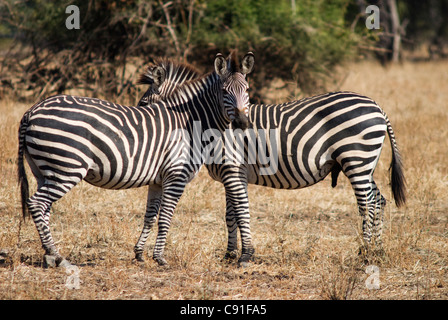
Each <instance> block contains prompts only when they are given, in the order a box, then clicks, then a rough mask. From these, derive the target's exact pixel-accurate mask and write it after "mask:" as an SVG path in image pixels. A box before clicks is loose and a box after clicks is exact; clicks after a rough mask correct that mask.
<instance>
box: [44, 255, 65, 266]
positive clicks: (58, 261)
mask: <svg viewBox="0 0 448 320" xmlns="http://www.w3.org/2000/svg"><path fill="white" fill-rule="evenodd" d="M43 265H44V268H56V267H67V266H71V264H70V262H68V261H67V260H65V259H64V258H62V257H61V256H55V255H50V254H45V255H44V261H43Z"/></svg>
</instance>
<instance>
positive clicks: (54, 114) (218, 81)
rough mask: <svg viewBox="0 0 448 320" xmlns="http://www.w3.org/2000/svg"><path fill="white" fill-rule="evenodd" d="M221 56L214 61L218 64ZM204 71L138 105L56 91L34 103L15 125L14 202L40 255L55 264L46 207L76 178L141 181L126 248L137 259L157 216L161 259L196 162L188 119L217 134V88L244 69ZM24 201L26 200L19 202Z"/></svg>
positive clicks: (221, 117) (222, 114) (220, 115)
mask: <svg viewBox="0 0 448 320" xmlns="http://www.w3.org/2000/svg"><path fill="white" fill-rule="evenodd" d="M226 63H227V62H226V61H225V59H224V58H223V57H222V56H218V57H217V59H216V60H215V66H223V65H224V66H225V65H226ZM215 69H216V70H217V71H216V72H213V73H211V74H209V75H207V76H204V77H201V78H199V79H197V80H194V81H191V82H190V83H187V84H185V85H183V86H182V87H181V88H178V89H177V90H176V92H175V93H174V94H172V95H170V97H168V98H167V99H165V100H163V101H160V102H158V103H156V104H151V105H149V106H144V107H126V106H121V105H118V104H114V103H110V102H107V101H104V100H100V99H93V98H85V97H74V96H67V95H59V96H54V97H50V98H48V99H45V100H43V101H42V102H40V103H38V104H36V105H34V106H33V107H32V108H31V109H29V110H28V111H27V112H26V113H25V114H24V116H23V118H22V120H21V123H20V128H19V167H18V169H19V171H18V173H19V181H20V184H21V191H22V208H23V213H24V215H25V214H26V213H27V211H26V206H27V207H28V210H29V212H30V213H31V216H32V218H33V220H34V222H35V224H36V227H37V230H38V232H39V235H40V238H41V241H42V246H43V248H44V250H45V252H46V255H48V256H53V257H55V259H56V262H57V264H59V263H61V261H62V260H63V258H62V257H61V256H60V254H59V252H58V250H57V248H56V246H55V244H54V241H53V238H52V235H51V233H50V228H49V217H50V208H51V205H52V203H53V202H55V201H57V200H58V199H60V198H61V197H62V196H63V195H64V194H65V193H67V192H68V191H69V190H70V189H71V188H73V187H74V186H75V185H76V184H77V183H79V182H80V181H81V180H86V181H87V182H89V183H91V184H93V185H95V186H99V187H103V188H107V189H126V188H134V187H140V186H144V185H149V192H148V204H147V210H146V214H145V221H144V227H143V231H142V233H141V235H140V238H139V240H138V242H137V244H136V246H135V248H134V251H135V254H136V259H137V260H142V253H143V246H144V244H145V242H146V240H147V237H148V235H149V231H150V230H151V228H152V226H153V225H154V223H155V221H156V219H157V214H159V220H158V227H159V230H158V235H157V240H156V245H155V247H154V253H153V257H154V259H155V260H156V261H157V262H158V263H159V264H165V263H166V261H165V259H164V258H163V250H164V246H165V242H166V236H167V233H168V229H169V226H170V222H171V217H172V215H173V212H174V209H175V207H176V205H177V202H178V200H179V198H180V197H181V195H182V193H183V190H184V188H185V186H186V184H187V183H188V182H189V181H190V180H191V179H192V178H193V177H194V176H195V175H196V174H197V172H198V171H199V169H200V167H201V165H202V163H201V162H194V161H191V159H190V158H189V154H190V152H191V141H188V139H186V136H190V137H191V136H192V135H193V132H192V130H193V126H194V123H195V122H200V123H201V125H202V127H203V128H204V130H206V129H214V130H218V131H220V132H222V131H224V130H225V128H227V127H228V125H229V122H230V121H231V120H233V117H232V114H234V113H235V111H234V110H233V109H236V108H239V109H245V108H246V107H247V106H241V105H238V106H237V105H229V104H224V101H225V100H226V95H229V93H228V92H223V87H224V86H225V85H226V84H227V83H228V82H229V81H231V80H232V79H233V78H238V79H240V83H241V84H242V85H243V86H247V83H245V80H244V78H245V75H244V74H242V73H240V72H231V71H229V70H228V69H227V68H224V69H223V68H221V69H219V68H217V67H215ZM23 156H26V158H27V161H28V163H29V165H30V167H31V169H32V172H33V174H34V176H35V177H36V179H37V183H38V188H37V191H36V193H35V194H34V195H33V196H32V197H31V198H29V199H28V183H27V180H26V175H25V170H24V163H23ZM25 203H26V205H25Z"/></svg>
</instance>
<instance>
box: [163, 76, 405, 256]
mask: <svg viewBox="0 0 448 320" xmlns="http://www.w3.org/2000/svg"><path fill="white" fill-rule="evenodd" d="M172 81H174V82H175V81H176V79H172ZM180 82H181V81H180ZM168 94H169V93H168V92H167V95H168ZM248 118H249V123H248V127H249V129H250V130H251V133H252V138H251V135H250V134H248V135H247V136H246V139H245V140H244V141H245V145H244V148H245V156H246V158H245V160H246V161H245V162H244V163H235V162H232V161H227V162H226V161H225V159H223V161H222V163H217V164H215V163H213V164H208V165H206V166H207V169H208V170H209V173H210V176H211V177H212V178H213V179H215V180H216V181H219V182H222V183H223V184H224V186H225V189H226V221H227V227H228V231H229V232H228V236H229V239H228V247H227V254H226V257H227V258H234V257H236V256H237V253H236V250H237V229H238V228H239V230H240V233H241V239H242V242H243V254H242V256H241V258H240V261H247V260H249V259H250V257H251V256H252V254H253V248H252V246H251V236H250V228H249V201H248V194H247V185H248V184H256V185H262V186H268V187H272V188H277V189H300V188H304V187H308V186H310V185H313V184H315V183H317V182H319V181H321V180H323V179H324V178H325V177H326V176H327V175H328V174H329V173H331V177H332V186H333V187H335V186H336V183H337V177H338V175H339V173H340V172H341V171H342V172H343V173H344V174H345V175H346V176H347V177H348V179H349V180H350V182H351V185H352V187H353V190H354V192H355V196H356V199H357V203H358V207H359V212H360V214H361V216H362V219H363V237H364V240H365V242H366V244H369V243H371V242H372V241H371V240H372V237H373V238H374V240H375V242H376V243H377V244H380V243H381V231H382V220H383V209H384V206H385V199H384V197H383V196H382V195H381V194H380V192H379V190H378V187H377V186H376V184H375V181H374V179H373V172H374V170H375V167H376V164H377V162H378V160H379V157H380V153H381V150H382V147H383V142H384V138H385V135H386V132H387V133H388V134H389V139H390V143H391V146H392V162H391V186H392V191H393V196H394V198H395V202H396V205H397V206H401V205H403V204H404V203H405V179H404V175H403V169H402V163H401V157H400V154H399V152H398V148H397V145H396V141H395V136H394V132H393V130H392V126H391V124H390V121H389V119H388V118H387V115H386V114H385V112H384V111H383V110H382V109H381V108H380V107H379V106H378V104H376V103H375V102H374V101H373V100H372V99H370V98H368V97H365V96H362V95H359V94H356V93H353V92H333V93H327V94H322V95H318V96H314V97H310V98H306V99H302V100H298V101H292V102H287V103H283V104H271V105H253V104H252V105H250V107H249V114H248ZM250 130H248V131H250ZM248 131H247V132H248ZM253 135H255V138H257V137H260V136H263V138H264V139H263V141H269V142H271V143H268V144H267V146H266V149H267V153H265V154H258V157H257V158H256V159H257V161H256V162H255V163H254V162H253V161H252V162H250V161H248V154H249V153H250V151H253V149H254V146H253V143H254V141H255V140H256V139H253ZM272 142H274V143H272ZM251 143H252V145H251ZM226 152H227V154H229V153H230V152H229V150H226ZM274 157H276V159H275V160H276V161H275V163H274V161H273V159H274ZM228 158H229V157H228ZM260 159H261V160H262V161H260ZM267 166H268V167H270V168H269V169H273V170H271V173H270V174H266V173H264V174H263V170H265V169H267V168H266V167H267ZM265 172H266V170H265ZM237 221H238V222H237Z"/></svg>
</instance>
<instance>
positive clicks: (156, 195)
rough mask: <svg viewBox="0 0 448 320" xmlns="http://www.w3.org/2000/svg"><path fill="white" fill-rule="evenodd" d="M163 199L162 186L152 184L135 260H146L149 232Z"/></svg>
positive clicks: (135, 250) (135, 248) (136, 246)
mask: <svg viewBox="0 0 448 320" xmlns="http://www.w3.org/2000/svg"><path fill="white" fill-rule="evenodd" d="M161 200H162V188H161V187H160V186H158V185H151V186H150V187H149V189H148V202H147V204H146V213H145V220H144V224H143V230H142V232H141V234H140V237H139V239H138V241H137V244H136V245H135V247H134V253H135V260H136V261H140V262H142V261H144V259H143V251H144V247H145V243H146V240H147V239H148V236H149V233H150V231H151V229H152V228H153V226H154V224H155V222H156V220H157V215H158V213H159V208H160V202H161Z"/></svg>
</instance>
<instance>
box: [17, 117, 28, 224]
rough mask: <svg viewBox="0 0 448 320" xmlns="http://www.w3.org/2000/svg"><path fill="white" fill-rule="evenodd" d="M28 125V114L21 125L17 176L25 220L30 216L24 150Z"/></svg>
mask: <svg viewBox="0 0 448 320" xmlns="http://www.w3.org/2000/svg"><path fill="white" fill-rule="evenodd" d="M27 127H28V122H27V116H26V115H25V116H24V117H23V118H22V121H20V126H19V152H18V159H17V164H18V167H17V176H18V181H19V185H20V194H21V199H22V215H23V219H24V220H25V218H26V217H28V216H29V212H28V207H27V205H26V201H27V200H28V198H29V187H28V179H27V177H26V171H25V165H24V161H23V158H24V152H25V132H26V129H27Z"/></svg>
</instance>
